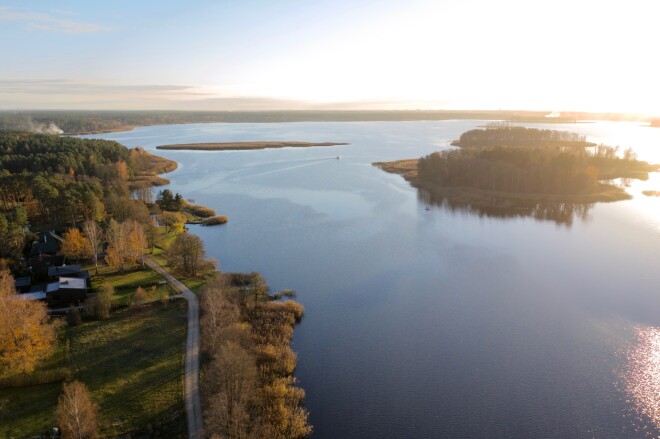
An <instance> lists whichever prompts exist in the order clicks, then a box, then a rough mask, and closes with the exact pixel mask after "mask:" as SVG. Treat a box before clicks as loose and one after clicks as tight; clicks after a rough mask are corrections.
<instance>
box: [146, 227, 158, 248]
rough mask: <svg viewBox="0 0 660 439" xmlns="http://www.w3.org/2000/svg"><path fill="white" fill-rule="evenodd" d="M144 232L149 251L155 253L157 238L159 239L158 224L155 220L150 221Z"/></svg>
mask: <svg viewBox="0 0 660 439" xmlns="http://www.w3.org/2000/svg"><path fill="white" fill-rule="evenodd" d="M144 233H145V235H146V237H147V246H148V247H149V253H151V254H153V253H154V247H156V239H158V226H156V224H155V223H154V222H153V221H149V223H148V224H147V226H146V227H145V228H144Z"/></svg>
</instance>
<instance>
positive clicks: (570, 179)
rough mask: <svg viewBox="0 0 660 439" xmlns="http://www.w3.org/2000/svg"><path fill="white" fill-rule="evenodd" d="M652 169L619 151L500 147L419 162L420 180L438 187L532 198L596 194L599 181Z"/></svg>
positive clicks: (446, 153) (438, 154) (437, 154)
mask: <svg viewBox="0 0 660 439" xmlns="http://www.w3.org/2000/svg"><path fill="white" fill-rule="evenodd" d="M652 170H653V168H652V167H650V166H649V165H648V164H647V163H645V162H640V161H638V160H635V159H634V156H633V155H632V153H628V154H627V155H625V156H624V157H617V156H616V155H615V149H614V148H611V147H606V146H600V147H598V148H595V149H594V150H593V151H589V150H587V149H562V148H557V147H550V148H512V147H508V146H496V147H488V148H470V149H461V150H453V151H443V152H435V153H433V154H430V155H428V156H426V157H423V158H421V159H419V163H418V172H419V179H420V180H421V181H423V182H427V183H431V184H433V185H437V186H440V187H467V188H477V189H482V190H486V191H495V192H507V193H528V194H563V195H573V194H592V193H596V192H599V191H600V190H601V189H602V188H601V185H600V183H599V181H600V180H603V179H607V180H611V179H614V178H618V177H632V176H635V175H636V173H637V172H649V171H652Z"/></svg>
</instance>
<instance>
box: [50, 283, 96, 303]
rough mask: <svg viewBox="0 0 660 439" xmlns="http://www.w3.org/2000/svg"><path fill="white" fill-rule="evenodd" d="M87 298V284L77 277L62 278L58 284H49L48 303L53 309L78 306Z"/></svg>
mask: <svg viewBox="0 0 660 439" xmlns="http://www.w3.org/2000/svg"><path fill="white" fill-rule="evenodd" d="M86 298H87V282H86V281H85V279H81V278H77V277H60V279H59V281H58V282H53V283H50V284H48V288H47V291H46V301H47V302H48V306H50V307H51V308H63V307H66V306H69V305H71V304H75V305H78V304H80V303H82V302H83V301H84V300H85V299H86Z"/></svg>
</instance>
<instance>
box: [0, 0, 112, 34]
mask: <svg viewBox="0 0 660 439" xmlns="http://www.w3.org/2000/svg"><path fill="white" fill-rule="evenodd" d="M0 21H18V22H24V23H26V29H28V30H37V31H46V32H56V33H61V34H85V33H94V32H106V31H111V30H113V29H112V28H110V27H107V26H103V25H100V24H93V23H80V22H77V21H71V20H62V19H59V18H56V17H52V16H50V15H46V14H40V13H35V12H20V11H17V10H15V9H12V8H9V7H7V6H0Z"/></svg>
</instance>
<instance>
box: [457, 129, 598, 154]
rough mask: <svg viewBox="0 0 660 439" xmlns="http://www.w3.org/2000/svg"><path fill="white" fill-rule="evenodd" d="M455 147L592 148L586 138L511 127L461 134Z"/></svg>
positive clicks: (559, 132) (566, 133) (476, 130)
mask: <svg viewBox="0 0 660 439" xmlns="http://www.w3.org/2000/svg"><path fill="white" fill-rule="evenodd" d="M455 145H457V146H460V147H463V148H485V147H494V146H508V147H511V148H520V147H542V146H543V147H545V146H593V144H591V143H589V142H587V138H586V136H583V135H580V134H577V133H572V132H569V131H559V130H540V129H536V128H526V127H520V126H511V125H494V126H490V127H487V128H486V129H475V130H470V131H466V132H464V133H463V134H461V137H460V139H459V140H458V142H455Z"/></svg>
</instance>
